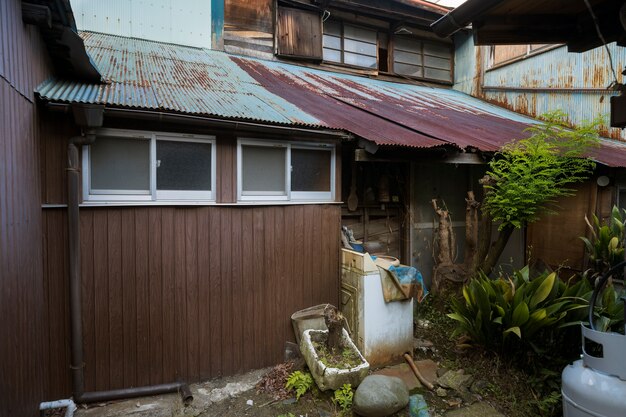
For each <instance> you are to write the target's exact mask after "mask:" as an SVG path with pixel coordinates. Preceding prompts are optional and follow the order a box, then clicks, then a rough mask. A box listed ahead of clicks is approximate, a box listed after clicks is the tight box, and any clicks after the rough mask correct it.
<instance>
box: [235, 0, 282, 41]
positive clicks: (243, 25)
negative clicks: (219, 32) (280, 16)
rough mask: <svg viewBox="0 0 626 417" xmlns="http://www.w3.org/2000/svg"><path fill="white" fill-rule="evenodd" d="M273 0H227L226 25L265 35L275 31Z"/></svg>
mask: <svg viewBox="0 0 626 417" xmlns="http://www.w3.org/2000/svg"><path fill="white" fill-rule="evenodd" d="M273 7H274V1H273V0H226V1H225V2H224V25H225V26H233V27H236V28H239V30H251V31H259V32H265V33H273V29H274V13H273Z"/></svg>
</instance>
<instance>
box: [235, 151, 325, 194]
mask: <svg viewBox="0 0 626 417" xmlns="http://www.w3.org/2000/svg"><path fill="white" fill-rule="evenodd" d="M243 146H267V147H280V148H284V149H285V150H286V155H285V167H284V168H285V194H281V195H276V194H270V193H269V192H262V191H252V192H245V191H244V190H243V158H242V155H243V151H242V147H243ZM292 149H309V150H326V151H328V152H330V158H331V159H330V191H292V190H291V173H292V170H293V168H292V165H291V150H292ZM336 158H337V146H336V145H335V144H332V143H325V142H294V141H289V142H286V141H285V142H283V141H276V140H266V139H254V138H239V139H237V201H238V202H242V203H243V202H245V203H250V202H268V201H276V202H334V201H335V190H336V171H337V159H336Z"/></svg>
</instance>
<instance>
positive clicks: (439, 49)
mask: <svg viewBox="0 0 626 417" xmlns="http://www.w3.org/2000/svg"><path fill="white" fill-rule="evenodd" d="M424 55H434V56H438V57H440V58H449V57H451V56H452V51H451V49H450V46H448V45H446V44H438V43H430V42H424Z"/></svg>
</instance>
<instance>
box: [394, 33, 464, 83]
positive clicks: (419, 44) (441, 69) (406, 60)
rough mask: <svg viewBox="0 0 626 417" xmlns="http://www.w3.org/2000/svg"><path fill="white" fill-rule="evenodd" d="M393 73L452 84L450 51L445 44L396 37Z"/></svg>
mask: <svg viewBox="0 0 626 417" xmlns="http://www.w3.org/2000/svg"><path fill="white" fill-rule="evenodd" d="M393 72H395V73H396V74H400V75H406V76H409V77H416V78H427V79H431V80H436V81H445V82H452V49H451V47H450V46H449V45H447V44H441V43H435V42H429V41H422V40H418V39H415V38H410V37H400V36H398V37H396V38H395V39H394V44H393Z"/></svg>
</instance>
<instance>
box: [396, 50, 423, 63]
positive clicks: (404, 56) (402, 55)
mask: <svg viewBox="0 0 626 417" xmlns="http://www.w3.org/2000/svg"><path fill="white" fill-rule="evenodd" d="M393 60H394V62H401V63H403V64H411V65H421V64H422V56H421V55H418V54H414V53H412V52H402V51H395V52H394V53H393Z"/></svg>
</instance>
